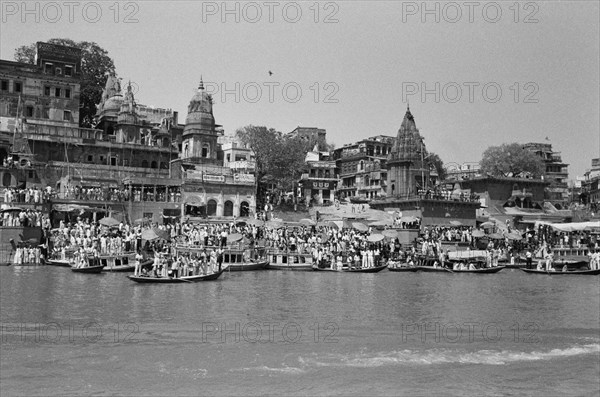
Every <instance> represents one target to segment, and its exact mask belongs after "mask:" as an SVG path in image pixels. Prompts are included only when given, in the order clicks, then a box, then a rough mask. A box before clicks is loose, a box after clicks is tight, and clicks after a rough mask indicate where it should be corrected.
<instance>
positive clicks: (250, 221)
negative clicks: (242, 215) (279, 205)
mask: <svg viewBox="0 0 600 397" xmlns="http://www.w3.org/2000/svg"><path fill="white" fill-rule="evenodd" d="M245 222H246V224H247V225H254V226H263V225H264V224H265V222H264V221H261V220H260V219H254V218H251V219H248V220H247V221H245Z"/></svg>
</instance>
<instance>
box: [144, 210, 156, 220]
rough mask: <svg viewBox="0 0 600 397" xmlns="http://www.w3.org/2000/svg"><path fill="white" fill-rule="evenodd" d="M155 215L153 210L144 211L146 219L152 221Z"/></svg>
mask: <svg viewBox="0 0 600 397" xmlns="http://www.w3.org/2000/svg"><path fill="white" fill-rule="evenodd" d="M153 216H154V213H153V212H144V216H143V218H144V219H149V220H150V221H152V217H153Z"/></svg>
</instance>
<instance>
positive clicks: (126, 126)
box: [117, 82, 139, 143]
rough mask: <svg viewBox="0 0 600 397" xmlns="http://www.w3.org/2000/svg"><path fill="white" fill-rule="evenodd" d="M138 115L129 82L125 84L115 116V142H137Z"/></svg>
mask: <svg viewBox="0 0 600 397" xmlns="http://www.w3.org/2000/svg"><path fill="white" fill-rule="evenodd" d="M137 124H138V115H137V109H136V103H135V98H134V96H133V91H132V89H131V82H129V83H128V84H127V91H126V92H125V95H124V96H123V101H122V102H121V107H120V109H119V114H118V116H117V125H118V129H119V130H118V133H117V142H129V143H137V142H139V128H138V126H137Z"/></svg>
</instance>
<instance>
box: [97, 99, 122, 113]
mask: <svg viewBox="0 0 600 397" xmlns="http://www.w3.org/2000/svg"><path fill="white" fill-rule="evenodd" d="M122 104H123V96H121V95H120V94H117V95H115V96H112V97H110V98H108V99H107V100H106V101H104V103H101V104H100V106H98V113H99V114H100V113H106V112H115V113H117V112H119V110H120V109H121V105H122Z"/></svg>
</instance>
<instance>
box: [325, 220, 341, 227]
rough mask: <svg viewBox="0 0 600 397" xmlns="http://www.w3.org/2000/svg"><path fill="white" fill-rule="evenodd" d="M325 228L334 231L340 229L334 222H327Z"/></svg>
mask: <svg viewBox="0 0 600 397" xmlns="http://www.w3.org/2000/svg"><path fill="white" fill-rule="evenodd" d="M327 226H328V227H332V228H334V229H339V228H340V226H339V225H338V224H337V223H336V222H334V221H329V222H327Z"/></svg>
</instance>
